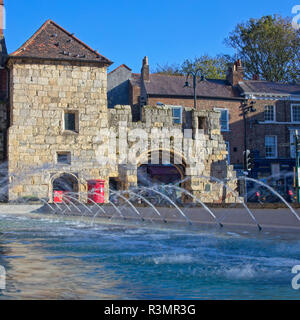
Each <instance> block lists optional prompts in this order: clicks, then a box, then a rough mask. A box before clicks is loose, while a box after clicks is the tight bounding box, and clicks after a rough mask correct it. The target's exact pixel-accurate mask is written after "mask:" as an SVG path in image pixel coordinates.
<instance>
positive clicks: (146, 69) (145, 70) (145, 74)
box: [141, 56, 150, 81]
mask: <svg viewBox="0 0 300 320" xmlns="http://www.w3.org/2000/svg"><path fill="white" fill-rule="evenodd" d="M141 74H142V78H143V81H150V70H149V64H148V57H147V56H146V57H145V58H144V59H143V66H142V71H141Z"/></svg>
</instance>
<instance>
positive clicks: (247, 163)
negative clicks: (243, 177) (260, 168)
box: [244, 150, 254, 171]
mask: <svg viewBox="0 0 300 320" xmlns="http://www.w3.org/2000/svg"><path fill="white" fill-rule="evenodd" d="M253 168H254V156H253V153H252V152H251V151H250V150H246V151H244V170H245V171H251V170H252V169H253Z"/></svg>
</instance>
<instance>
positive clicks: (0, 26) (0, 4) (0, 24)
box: [0, 0, 5, 37]
mask: <svg viewBox="0 0 300 320" xmlns="http://www.w3.org/2000/svg"><path fill="white" fill-rule="evenodd" d="M4 28H5V8H4V1H3V0H0V36H2V37H3V34H4V32H3V31H4Z"/></svg>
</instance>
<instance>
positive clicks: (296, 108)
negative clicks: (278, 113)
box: [291, 104, 300, 122]
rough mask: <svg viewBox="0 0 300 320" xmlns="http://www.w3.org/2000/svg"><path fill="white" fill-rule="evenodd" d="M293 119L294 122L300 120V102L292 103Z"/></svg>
mask: <svg viewBox="0 0 300 320" xmlns="http://www.w3.org/2000/svg"><path fill="white" fill-rule="evenodd" d="M291 120H292V122H300V104H292V105H291Z"/></svg>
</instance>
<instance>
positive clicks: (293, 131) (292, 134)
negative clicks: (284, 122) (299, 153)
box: [290, 128, 300, 159]
mask: <svg viewBox="0 0 300 320" xmlns="http://www.w3.org/2000/svg"><path fill="white" fill-rule="evenodd" d="M297 130H298V134H300V128H299V129H290V153H291V158H294V159H295V158H296V146H295V140H296V139H295V135H296V131H297Z"/></svg>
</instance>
